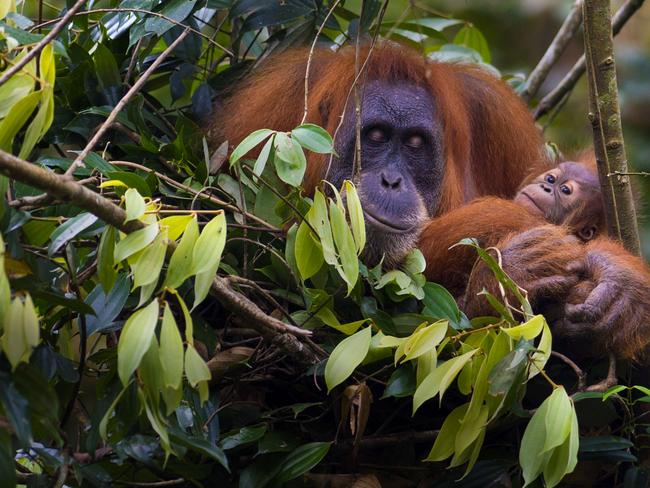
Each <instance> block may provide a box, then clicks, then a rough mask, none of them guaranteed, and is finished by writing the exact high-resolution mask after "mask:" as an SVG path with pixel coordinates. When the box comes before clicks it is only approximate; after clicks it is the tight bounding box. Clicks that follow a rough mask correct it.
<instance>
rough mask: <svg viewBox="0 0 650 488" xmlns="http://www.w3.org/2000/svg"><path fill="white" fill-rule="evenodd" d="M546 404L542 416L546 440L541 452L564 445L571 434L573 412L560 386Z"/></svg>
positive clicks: (567, 397) (568, 399)
mask: <svg viewBox="0 0 650 488" xmlns="http://www.w3.org/2000/svg"><path fill="white" fill-rule="evenodd" d="M546 402H548V407H547V409H546V415H545V416H544V428H545V429H546V438H545V440H544V446H543V447H542V449H541V450H542V451H543V452H546V451H549V450H551V449H553V448H554V447H557V446H559V445H560V444H562V443H564V440H565V439H566V438H567V437H568V436H569V433H570V432H571V420H572V419H571V414H572V412H573V405H572V404H571V399H570V398H569V396H568V395H567V394H566V391H565V390H564V387H562V386H560V387H559V388H556V389H555V390H553V393H551V395H550V396H549V397H548V398H547V399H546Z"/></svg>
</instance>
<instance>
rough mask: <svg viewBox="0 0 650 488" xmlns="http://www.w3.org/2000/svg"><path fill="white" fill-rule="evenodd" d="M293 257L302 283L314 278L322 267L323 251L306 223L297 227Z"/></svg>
mask: <svg viewBox="0 0 650 488" xmlns="http://www.w3.org/2000/svg"><path fill="white" fill-rule="evenodd" d="M294 255H295V257H296V266H297V267H298V272H299V273H300V278H301V279H302V280H303V281H304V280H306V279H308V278H311V277H312V276H314V275H315V274H316V273H317V272H318V270H319V269H320V268H321V267H322V266H323V261H324V259H323V249H322V247H321V245H320V243H319V242H318V240H317V237H316V236H315V235H314V233H313V232H312V231H311V229H310V228H309V226H308V225H307V223H306V222H302V223H301V224H300V226H299V227H298V232H297V233H296V246H295V252H294Z"/></svg>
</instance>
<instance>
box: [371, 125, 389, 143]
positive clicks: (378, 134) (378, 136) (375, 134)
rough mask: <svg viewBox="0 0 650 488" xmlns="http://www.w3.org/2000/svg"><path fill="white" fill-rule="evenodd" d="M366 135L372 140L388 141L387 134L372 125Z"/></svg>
mask: <svg viewBox="0 0 650 488" xmlns="http://www.w3.org/2000/svg"><path fill="white" fill-rule="evenodd" d="M366 137H368V139H370V140H371V141H374V142H386V141H388V135H387V134H386V132H385V131H384V130H383V129H382V128H380V127H374V128H372V129H370V130H369V131H368V133H367V134H366Z"/></svg>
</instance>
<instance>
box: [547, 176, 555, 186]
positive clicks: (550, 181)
mask: <svg viewBox="0 0 650 488" xmlns="http://www.w3.org/2000/svg"><path fill="white" fill-rule="evenodd" d="M546 182H547V183H550V184H551V185H552V184H553V183H555V176H553V175H546Z"/></svg>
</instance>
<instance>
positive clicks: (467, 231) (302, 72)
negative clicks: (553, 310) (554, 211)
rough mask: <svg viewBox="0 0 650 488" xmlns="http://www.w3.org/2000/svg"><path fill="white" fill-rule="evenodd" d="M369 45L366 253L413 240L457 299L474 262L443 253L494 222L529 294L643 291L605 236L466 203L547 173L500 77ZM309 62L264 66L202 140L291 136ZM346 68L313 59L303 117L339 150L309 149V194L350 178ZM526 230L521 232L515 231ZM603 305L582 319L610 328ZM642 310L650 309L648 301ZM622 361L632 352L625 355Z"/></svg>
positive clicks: (299, 53)
mask: <svg viewBox="0 0 650 488" xmlns="http://www.w3.org/2000/svg"><path fill="white" fill-rule="evenodd" d="M370 51H371V50H370V48H368V47H366V48H364V49H363V50H362V52H361V56H360V59H361V60H362V62H363V64H364V68H363V72H362V74H361V76H360V82H361V84H362V95H361V98H362V103H361V109H362V110H361V171H360V180H359V193H360V197H361V201H362V204H363V207H364V211H365V215H366V223H367V231H368V245H367V251H366V256H365V257H366V259H367V260H370V261H376V260H378V259H379V258H380V257H381V256H384V257H385V262H386V263H388V264H389V265H394V264H396V263H398V262H399V261H400V260H401V259H402V258H403V256H404V255H405V254H406V253H407V252H408V251H409V250H410V249H411V248H413V247H414V246H416V245H418V239H419V243H420V244H419V245H420V247H421V248H422V250H423V252H424V255H425V257H426V258H427V263H428V265H427V276H428V277H429V278H430V279H435V280H436V281H438V282H440V283H442V284H443V285H445V286H448V287H449V288H450V289H451V290H452V291H453V292H454V293H455V294H456V296H462V295H463V293H464V288H465V284H466V275H465V274H464V273H463V272H462V271H463V270H466V269H467V263H468V262H469V264H470V267H471V264H472V263H473V261H474V256H473V255H471V254H467V252H466V251H465V252H462V251H461V252H460V253H453V254H451V253H449V252H448V247H449V246H450V245H451V244H454V243H455V242H457V241H458V240H459V239H461V238H463V237H472V236H479V237H480V235H482V233H484V232H486V231H489V230H490V229H494V227H495V226H499V228H500V229H501V230H502V232H499V235H502V236H506V237H504V238H502V239H501V240H500V241H499V243H498V244H499V245H500V246H501V247H502V251H503V258H504V259H503V266H504V267H505V269H506V271H507V272H509V273H510V275H511V276H512V277H513V278H514V279H515V281H518V282H519V283H520V284H522V286H524V287H525V288H527V289H528V291H529V293H530V295H531V297H534V296H536V295H540V296H541V295H543V294H544V293H543V292H545V291H546V289H547V288H548V283H549V282H550V281H553V282H554V283H556V284H555V285H554V289H555V290H556V291H559V289H560V288H561V289H562V290H563V291H564V290H565V289H566V288H567V287H568V286H569V284H574V283H576V282H577V281H579V280H581V279H583V275H585V276H584V280H585V283H591V284H592V285H593V290H592V289H588V290H587V292H586V294H585V295H584V296H585V300H584V303H583V305H585V306H588V305H589V304H591V302H592V301H593V299H592V297H593V296H600V295H599V293H600V292H601V290H603V289H604V288H607V289H610V288H611V289H612V290H616V291H618V292H620V293H622V294H623V295H624V296H625V297H626V300H631V299H633V296H632V295H631V293H637V292H639V293H640V292H643V293H645V294H646V295H647V296H650V279H649V277H648V276H647V275H645V274H643V272H641V271H640V270H639V269H637V268H636V264H637V262H636V261H635V260H634V258H632V257H630V256H628V255H627V254H626V253H625V252H624V251H622V250H620V248H618V247H616V246H615V245H614V249H615V250H612V249H613V248H612V246H611V245H610V243H609V242H607V243H605V244H603V245H602V246H601V245H600V244H598V241H593V242H592V243H591V244H590V245H589V247H584V246H583V244H582V243H581V242H580V241H579V240H578V239H576V238H575V237H574V236H573V235H571V234H570V233H569V232H568V231H567V230H566V229H564V228H562V227H559V226H550V227H552V230H544V229H546V227H549V226H542V227H535V226H536V225H538V224H539V221H538V220H536V219H532V220H530V225H529V226H524V227H522V226H521V225H519V224H520V223H519V221H518V220H517V219H520V217H521V215H512V214H511V213H510V212H508V211H507V210H503V211H502V210H501V209H500V208H499V207H496V208H492V206H488V207H487V208H485V207H484V204H483V203H478V204H477V205H476V206H468V207H462V206H463V205H464V204H466V203H468V202H470V201H471V200H473V199H475V198H476V197H482V196H488V195H493V196H497V197H502V198H512V197H513V196H514V195H515V193H516V192H517V190H518V189H519V188H520V186H521V184H522V182H523V181H524V180H525V179H526V177H527V176H528V175H531V174H538V173H541V172H542V171H543V170H544V169H546V168H548V167H549V164H548V162H547V161H546V160H545V157H544V152H543V151H542V140H541V136H540V134H539V132H538V130H537V129H536V127H535V125H534V123H533V120H532V118H531V117H530V115H529V114H528V111H527V109H526V107H525V106H524V104H523V103H522V102H521V101H520V100H519V99H518V97H517V96H516V95H515V94H514V93H513V92H512V91H511V90H510V89H509V88H508V87H507V86H506V85H505V84H504V83H502V82H501V81H500V80H499V79H497V78H495V77H494V76H493V75H492V74H490V73H488V72H487V71H485V70H483V69H482V68H480V67H478V66H472V65H465V64H451V63H440V62H434V61H430V60H427V58H426V57H424V56H423V55H421V54H418V53H416V52H414V51H411V50H408V49H406V48H404V47H401V46H397V45H395V44H391V43H385V44H383V45H379V46H376V47H375V48H374V49H373V50H372V52H370ZM308 57H309V52H308V51H307V50H296V51H292V52H288V53H283V54H282V55H280V56H278V57H277V58H275V59H271V60H268V61H266V62H265V63H263V64H262V66H260V68H259V69H257V70H256V71H255V72H254V73H253V74H252V75H251V76H250V77H249V78H248V79H247V80H246V81H245V82H244V83H243V84H241V85H239V86H238V88H237V91H235V92H234V93H233V94H231V95H230V96H229V97H228V98H227V99H226V100H225V102H224V103H223V104H222V105H221V106H220V107H219V110H218V112H219V113H218V114H217V115H216V117H215V122H214V123H213V125H212V126H210V127H209V137H210V139H212V140H214V141H223V140H228V141H229V142H230V144H231V146H233V147H234V145H236V144H237V143H238V142H239V141H241V140H242V139H243V138H244V137H245V136H246V135H248V134H249V133H251V132H252V131H254V130H256V129H260V128H272V129H276V130H283V131H289V130H291V129H292V128H293V127H295V126H297V125H298V124H299V123H300V122H301V119H302V117H303V112H304V109H305V107H304V97H305V90H304V84H305V76H306V67H307V60H308ZM354 66H355V50H354V48H343V49H341V50H339V51H338V52H332V51H330V50H326V49H317V50H316V51H315V52H314V53H313V57H312V64H311V69H310V71H309V73H307V75H308V84H309V91H308V97H307V107H306V109H307V111H308V112H307V118H306V121H307V122H313V123H315V124H318V125H320V126H322V127H324V128H326V129H327V130H328V131H329V132H330V133H331V134H333V135H334V137H335V149H336V152H337V154H338V157H336V158H334V159H333V160H332V162H331V164H328V158H327V157H322V156H320V155H317V154H311V155H309V157H308V167H307V173H306V177H305V186H306V189H307V190H308V191H312V190H313V188H314V187H315V185H316V184H317V183H318V182H319V181H320V180H321V179H324V178H326V179H328V180H329V181H330V182H332V183H333V184H335V185H340V184H341V183H342V180H343V179H345V178H350V177H351V176H352V167H353V161H354V146H355V132H356V131H355V114H354V103H353V101H352V100H353V97H352V95H351V93H352V86H353V83H354V79H355V69H354ZM461 207H462V208H461ZM518 208H519V210H521V208H520V207H518ZM455 209H457V210H455ZM456 212H459V213H456ZM519 214H521V211H520V212H519ZM522 229H527V230H526V231H525V232H523V233H517V232H519V231H520V230H522ZM510 233H513V235H512V236H510V235H509V234H510ZM575 263H582V266H578V265H576V264H575ZM459 270H460V271H461V272H458V271H459ZM580 271H582V272H583V275H581V274H579V272H580ZM463 280H465V281H463ZM558 283H562V286H559V284H558ZM629 283H633V285H632V286H633V287H635V288H636V290H637V291H633V290H632V289H631V288H630V286H629ZM585 286H586V285H585ZM612 287H613V288H612ZM538 292H539V293H538ZM594 294H595V295H594ZM564 298H566V297H562V299H564ZM600 303H602V304H603V305H604V306H603V307H600V308H593V307H591V308H589V310H590V311H592V312H594V313H593V314H591V315H590V317H589V319H590V320H592V321H593V322H594V323H595V324H596V325H597V326H601V322H603V321H604V322H603V323H607V324H609V323H612V320H611V317H612V315H614V316H616V318H617V319H619V318H620V317H623V316H628V315H629V314H628V312H627V311H626V310H622V309H621V308H620V307H617V306H616V305H615V304H612V303H611V302H608V301H606V300H603V301H602V302H600ZM468 305H471V304H468ZM579 306H580V305H576V307H579ZM578 310H580V309H579V308H574V309H571V312H575V313H569V309H567V311H566V312H567V313H566V314H565V316H564V317H562V318H561V319H562V320H563V321H566V322H567V323H570V324H572V325H576V324H579V323H582V322H583V319H584V317H582V316H581V315H580V313H578ZM639 313H641V314H642V316H650V305H648V306H645V305H644V306H643V307H642V308H641V311H640V312H639ZM626 314H628V315H626ZM633 318H634V317H633ZM616 323H620V321H617V322H616ZM622 326H623V327H625V328H626V330H629V331H632V330H633V329H634V330H635V331H636V330H637V329H639V328H640V327H642V326H645V324H644V323H643V324H642V323H641V321H640V320H638V317H636V320H635V321H632V322H631V323H625V324H623V325H622ZM579 327H580V326H579ZM603 327H604V326H603ZM633 349H634V350H636V346H635V347H634V348H633ZM633 352H634V351H633ZM624 355H626V356H628V355H630V353H629V351H627V349H626V350H625V352H624Z"/></svg>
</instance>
